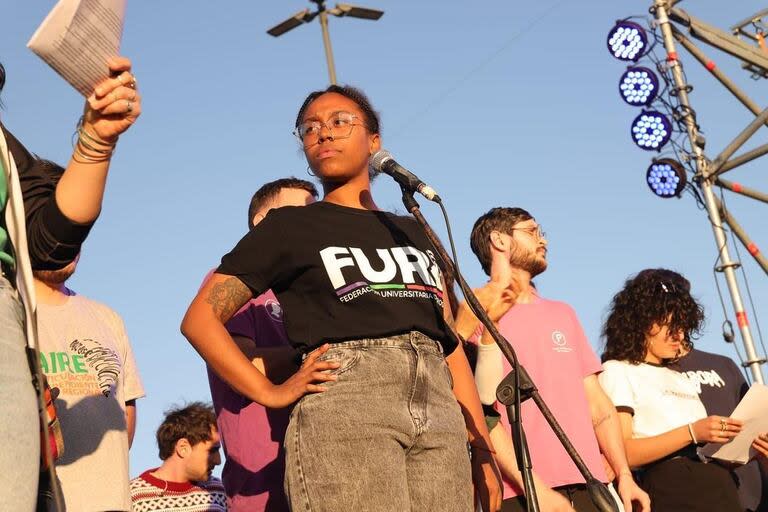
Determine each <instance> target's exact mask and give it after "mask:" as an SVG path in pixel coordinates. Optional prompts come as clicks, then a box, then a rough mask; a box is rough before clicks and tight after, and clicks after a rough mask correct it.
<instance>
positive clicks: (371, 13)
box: [267, 0, 384, 85]
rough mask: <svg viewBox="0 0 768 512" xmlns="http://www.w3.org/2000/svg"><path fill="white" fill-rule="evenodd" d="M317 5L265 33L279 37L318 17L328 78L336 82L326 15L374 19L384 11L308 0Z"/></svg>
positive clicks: (320, 0) (379, 16)
mask: <svg viewBox="0 0 768 512" xmlns="http://www.w3.org/2000/svg"><path fill="white" fill-rule="evenodd" d="M310 2H312V3H314V4H316V5H317V10H316V11H314V12H311V11H310V10H309V9H304V10H303V11H299V12H297V13H296V14H294V15H293V16H291V17H290V18H288V19H287V20H285V21H283V22H281V23H279V24H277V25H275V26H274V27H272V28H270V29H269V30H267V34H269V35H271V36H274V37H279V36H281V35H283V34H285V33H286V32H288V31H290V30H293V29H294V28H296V27H298V26H301V25H303V24H304V23H309V22H311V21H312V20H314V19H315V18H319V19H320V28H321V30H322V33H323V47H324V48H325V60H326V63H327V64H328V78H329V79H330V82H331V84H334V85H335V84H336V65H335V64H334V62H333V48H331V36H330V34H329V33H328V15H329V14H332V15H333V16H336V17H339V18H343V17H350V18H360V19H364V20H371V21H376V20H378V19H379V18H381V17H382V16H383V15H384V11H379V10H377V9H370V8H368V7H360V6H357V5H351V4H336V7H334V8H333V9H327V8H326V7H325V0H310Z"/></svg>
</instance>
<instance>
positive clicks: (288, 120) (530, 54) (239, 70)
mask: <svg viewBox="0 0 768 512" xmlns="http://www.w3.org/2000/svg"><path fill="white" fill-rule="evenodd" d="M53 5H54V2H53V1H51V0H48V1H43V2H18V1H12V2H9V1H8V0H4V2H3V12H4V13H6V18H7V19H9V20H13V23H6V27H5V28H4V29H3V30H2V31H0V48H1V49H2V53H0V61H2V62H3V64H4V65H5V67H6V70H7V74H8V80H7V84H6V87H5V90H4V92H3V103H4V105H5V107H4V109H3V110H2V111H0V116H2V119H3V122H4V123H5V124H6V125H7V126H8V127H9V128H10V129H11V130H13V131H14V133H15V134H16V135H17V136H18V137H19V138H20V139H21V140H22V141H23V142H24V143H25V144H26V145H27V146H28V147H29V148H30V149H31V150H32V151H34V152H36V153H38V154H40V155H41V156H45V157H47V158H50V159H53V160H56V161H59V162H61V163H65V162H66V160H67V159H68V157H69V155H70V153H71V134H72V133H73V131H74V128H75V123H76V121H77V118H78V117H79V112H80V110H81V105H82V99H81V98H80V97H78V94H77V93H76V92H75V91H74V89H72V88H71V87H70V86H69V85H67V84H66V83H65V82H64V81H63V80H61V79H60V78H59V77H58V76H57V75H56V74H55V73H54V72H53V71H52V70H51V69H50V68H48V67H47V66H46V65H45V64H44V63H43V62H42V61H40V60H39V59H38V58H37V57H36V56H35V55H33V54H32V53H31V52H30V51H29V50H27V49H26V47H25V45H26V42H27V41H28V39H29V37H30V36H31V34H32V33H33V32H34V30H35V28H36V27H37V26H38V25H39V23H40V22H41V21H42V20H43V18H44V17H45V15H46V14H47V12H48V11H49V10H50V8H51V7H52V6H53ZM364 5H366V6H370V7H375V8H380V9H382V10H384V11H385V12H386V14H385V15H384V17H382V18H381V19H380V20H379V21H377V22H369V21H365V20H358V19H337V18H332V19H331V20H330V30H331V39H332V41H333V49H334V55H335V58H336V67H337V74H338V79H339V81H340V82H342V83H350V84H353V85H357V86H359V87H361V88H363V89H364V90H365V91H366V92H367V93H368V94H369V96H370V97H371V99H372V101H373V103H374V105H375V106H376V108H377V109H378V110H379V111H380V112H381V115H382V121H383V132H382V140H383V143H384V147H386V148H387V149H389V150H390V151H391V152H392V153H393V154H394V155H395V158H396V159H397V160H398V161H400V162H401V163H402V164H404V165H406V166H407V167H409V168H410V169H411V170H412V171H414V172H416V173H418V174H419V175H420V176H421V177H422V178H423V179H424V180H425V181H427V182H428V183H430V184H431V185H433V186H434V187H435V188H436V189H437V190H438V192H439V193H440V194H441V196H442V197H443V199H444V201H445V203H446V205H447V207H448V211H449V213H450V216H451V221H452V226H453V232H454V235H455V237H456V241H457V244H458V251H459V259H460V263H461V265H462V268H463V270H464V272H465V275H466V277H467V280H468V281H469V282H470V283H471V284H473V285H479V284H481V283H482V282H483V280H484V278H485V276H484V274H483V273H482V271H481V269H480V266H479V265H478V264H477V262H476V260H475V258H474V255H473V254H472V253H471V251H470V250H469V243H468V236H469V231H470V229H471V226H472V224H473V222H474V221H475V219H476V218H477V217H478V216H479V215H480V214H482V213H483V212H485V211H486V210H488V209H489V208H491V207H493V206H501V205H508V206H513V205H514V206H522V207H525V208H526V209H528V210H530V211H531V212H532V213H533V214H534V215H535V216H536V218H537V219H538V220H539V222H540V223H541V224H542V225H543V227H544V229H545V230H546V232H547V234H548V238H549V249H550V252H549V259H550V267H549V269H548V270H547V272H546V273H545V274H543V275H542V276H540V277H539V278H538V279H537V284H538V286H539V288H540V290H541V291H542V293H543V294H544V295H545V296H548V297H551V298H556V299H560V300H564V301H566V302H568V303H570V304H571V305H573V306H574V308H575V309H576V311H577V312H578V314H579V316H580V318H581V321H582V323H583V325H584V329H585V331H586V333H587V335H588V337H589V338H590V339H591V341H592V343H593V345H594V346H595V348H596V349H598V346H599V345H598V344H599V332H600V324H601V320H602V318H603V314H604V312H605V308H606V306H607V304H608V302H609V301H610V298H611V297H612V295H613V294H614V293H615V292H616V291H617V290H618V289H619V288H620V287H621V285H622V283H623V281H624V279H625V278H626V277H627V276H629V275H630V274H633V273H635V272H637V271H639V270H641V269H643V268H647V267H656V266H665V267H668V268H672V269H676V270H678V271H681V272H683V273H684V274H685V275H686V276H687V277H688V278H689V279H690V280H691V281H692V283H693V289H694V292H695V294H696V295H697V296H698V297H699V298H700V299H701V301H702V302H703V304H704V305H705V307H706V311H707V313H708V324H707V333H706V335H705V336H704V338H703V339H702V340H701V342H700V343H699V347H701V348H703V349H705V350H710V351H714V352H719V353H723V354H726V355H728V356H731V357H735V352H734V347H733V346H729V345H727V344H726V343H724V342H723V341H722V337H721V335H720V324H721V323H722V321H723V319H724V316H723V312H722V308H721V306H720V303H719V300H718V297H717V290H716V287H715V281H714V278H713V273H712V267H713V265H714V263H715V259H716V257H717V251H716V249H717V248H716V245H715V242H714V239H713V236H712V230H711V228H710V226H709V224H708V221H707V217H706V215H705V213H704V212H702V211H699V209H698V208H697V206H696V204H695V202H694V201H693V199H692V198H691V197H690V196H687V195H686V196H684V198H683V199H682V200H674V199H672V200H661V199H657V198H655V197H654V196H653V195H652V194H651V193H650V192H649V191H648V189H647V187H646V185H645V183H644V179H645V169H646V167H647V166H648V164H649V163H650V159H651V157H652V156H653V155H652V154H651V153H648V152H644V151H641V150H640V149H638V148H637V147H635V146H634V144H633V143H632V142H631V140H630V136H629V133H630V129H629V126H630V122H631V120H632V119H633V118H634V117H635V115H637V113H638V112H637V111H636V109H634V108H632V107H630V106H628V105H626V104H624V103H623V102H622V101H621V100H620V98H619V96H618V92H617V91H618V89H617V84H618V79H619V77H620V75H621V74H622V72H623V70H624V68H625V65H624V64H622V63H621V62H619V61H617V60H614V59H613V58H611V56H610V55H609V54H608V52H607V49H606V47H605V37H606V34H607V32H608V30H609V29H610V28H611V26H612V25H613V22H614V21H615V20H616V19H619V18H623V17H626V16H629V15H635V14H636V15H643V14H645V13H647V10H648V7H649V6H650V2H638V1H632V2H628V1H626V2H609V1H607V0H588V1H586V2H567V1H563V0H559V1H558V0H543V1H541V2H502V1H497V0H488V1H485V2H482V3H480V2H478V3H468V2H464V3H459V2H437V1H434V0H429V1H426V0H425V1H420V2H409V1H404V0H376V3H373V1H372V2H371V3H367V2H366V3H365V4H364ZM305 7H309V4H308V3H304V2H301V1H299V0H290V1H281V2H277V1H271V2H252V1H243V0H232V1H229V2H218V3H211V2H207V1H201V0H184V1H181V0H164V1H162V2H128V7H127V18H126V25H125V31H124V40H123V50H122V51H123V54H124V55H126V56H128V57H130V58H132V59H133V61H134V64H135V70H136V75H137V77H138V80H139V86H140V90H141V93H142V95H143V98H144V114H143V115H142V117H141V118H140V120H139V122H138V124H137V125H136V126H135V127H134V128H133V129H132V130H131V131H130V132H129V133H127V134H126V135H125V136H124V137H122V139H121V141H120V144H119V147H118V150H117V153H116V155H115V158H114V160H113V166H112V170H111V172H110V177H109V184H108V189H107V193H106V199H105V204H104V209H103V212H102V215H101V218H100V219H99V221H98V223H97V224H96V227H95V228H94V229H93V231H92V233H91V236H90V238H89V239H88V241H87V243H86V245H85V247H84V253H83V258H82V260H81V263H80V268H79V270H78V273H77V274H76V276H75V277H74V278H73V279H72V281H71V282H70V284H71V286H72V287H73V288H74V289H76V290H77V291H79V292H80V293H82V294H83V295H86V296H89V297H91V298H94V299H97V300H99V301H102V302H105V303H106V304H108V305H110V306H111V307H113V308H114V309H115V310H116V311H118V312H119V313H120V314H121V315H122V316H123V318H124V319H125V322H126V325H127V328H128V331H129V335H130V337H131V339H132V343H133V348H134V351H135V353H136V357H137V359H138V364H139V367H140V371H141V373H142V377H143V380H144V385H145V387H146V389H147V397H146V398H145V399H142V400H140V401H139V405H138V408H139V425H138V430H137V435H136V440H135V442H134V447H133V449H132V451H131V474H132V475H135V474H138V473H139V472H140V471H142V470H144V469H146V468H148V467H154V466H155V465H157V456H156V453H157V452H156V447H155V444H154V431H155V429H156V428H157V425H158V424H159V422H160V420H161V417H162V411H163V410H165V409H166V408H168V407H169V406H171V405H173V404H176V403H181V402H184V401H187V400H198V399H203V400H207V399H209V397H210V395H209V391H208V385H207V379H206V376H205V370H204V366H203V364H202V362H201V360H200V358H199V357H198V356H197V354H196V353H195V352H194V351H193V350H192V348H191V347H190V346H189V345H188V344H187V342H186V341H185V340H184V339H183V337H182V336H181V334H180V333H179V329H178V326H179V323H180V321H181V317H182V315H183V313H184V311H185V310H186V307H187V305H188V303H189V301H190V300H191V298H192V297H193V295H194V293H195V292H196V290H197V288H198V286H199V284H200V281H201V279H202V277H203V276H204V275H205V273H206V272H207V271H208V270H209V269H210V268H212V267H214V266H215V265H216V264H217V263H218V261H219V258H220V257H221V256H222V255H223V254H224V253H226V252H227V251H228V250H229V249H230V248H231V247H232V246H233V245H234V244H235V243H236V241H237V240H239V238H240V237H241V236H242V235H243V234H244V232H245V229H246V217H247V215H246V211H247V205H248V201H249V199H250V196H251V194H252V193H253V192H254V191H255V190H256V189H257V188H258V187H259V186H260V185H261V184H263V183H264V182H266V181H270V180H273V179H277V178H279V177H284V176H287V175H296V176H299V177H306V163H305V162H304V159H303V157H302V155H301V152H300V151H299V147H298V145H297V143H296V141H295V140H294V139H293V136H292V135H291V130H292V127H293V120H294V118H295V115H296V111H297V109H298V107H299V106H300V104H301V102H302V100H303V98H304V97H305V95H306V94H307V93H308V92H309V91H310V90H314V89H319V88H322V87H325V86H326V85H327V83H328V75H327V72H326V65H325V58H324V53H323V47H322V40H321V35H320V27H319V24H318V23H317V22H313V23H312V24H310V25H306V26H302V27H299V28H297V29H295V30H294V31H292V32H290V33H288V34H286V35H284V36H282V37H280V38H278V39H274V38H272V37H271V36H268V35H267V34H266V33H265V31H266V29H268V28H269V27H271V26H273V25H275V24H277V23H278V22H280V21H282V20H283V19H285V18H287V17H288V16H290V15H292V14H293V13H295V12H296V11H299V10H301V9H303V8H305ZM680 7H682V8H683V9H687V10H688V11H689V12H690V13H691V14H694V15H696V16H698V17H700V18H701V19H703V20H706V21H708V22H710V23H712V24H714V25H716V26H718V27H720V28H724V29H727V28H728V27H730V25H731V24H733V23H735V22H737V21H739V20H741V19H743V18H746V17H747V16H749V15H751V14H753V13H755V12H757V11H758V10H759V9H761V8H762V7H763V5H762V3H761V2H758V1H756V0H749V1H746V0H745V1H742V2H739V3H738V5H736V4H733V5H728V6H726V5H725V4H722V3H716V2H696V1H692V0H687V1H685V2H683V3H682V4H680ZM703 48H704V49H705V51H706V52H707V53H708V54H710V55H711V56H712V57H713V58H715V60H716V61H717V62H718V65H719V66H720V67H721V68H722V69H724V70H725V71H726V72H728V73H729V74H730V76H732V77H733V78H734V79H735V80H736V81H737V82H738V84H739V85H740V86H741V87H742V88H743V89H744V90H746V91H747V92H748V93H749V94H750V95H751V96H752V98H753V99H754V100H755V101H756V102H757V103H758V104H765V103H766V101H765V98H766V95H765V92H764V86H765V84H764V83H763V82H755V81H752V80H751V79H750V78H749V77H748V76H747V74H746V73H745V72H743V71H741V70H740V69H739V66H738V64H737V63H736V62H735V61H734V60H733V59H731V58H730V57H727V56H726V55H724V54H722V53H720V52H718V51H717V50H714V49H709V48H707V47H703ZM681 55H682V58H683V62H684V64H685V65H686V71H687V75H688V79H689V81H690V82H691V83H692V84H693V85H694V91H693V92H692V94H691V102H692V104H693V106H694V108H695V109H696V111H697V112H698V119H699V123H700V124H701V126H702V129H703V130H704V133H705V135H706V137H707V153H708V155H709V156H710V157H714V156H715V155H716V154H717V153H719V151H720V150H721V149H722V148H723V147H724V145H725V144H727V143H728V142H729V141H730V140H731V138H732V137H734V136H735V135H736V133H738V132H739V131H740V130H741V129H742V128H743V127H744V126H745V125H746V124H747V123H748V122H749V121H750V118H751V117H752V116H751V114H750V113H749V112H748V111H747V110H746V109H744V108H743V107H742V106H741V105H740V104H739V103H737V102H736V100H734V99H733V98H732V97H731V96H730V95H729V94H728V93H727V92H726V91H725V90H724V89H723V88H722V87H721V86H719V84H717V83H716V82H715V81H714V79H713V78H712V77H710V76H709V75H708V73H707V72H706V71H704V70H703V68H701V67H700V66H699V65H698V63H696V62H695V61H694V60H693V59H692V58H691V57H690V56H688V55H687V54H686V53H685V52H684V51H681ZM764 142H765V135H764V132H758V134H757V136H756V137H755V138H754V139H753V140H752V141H751V142H749V143H748V144H747V146H745V149H747V148H750V147H754V146H756V145H758V144H762V143H764ZM764 166H765V160H757V161H755V162H753V163H751V164H749V165H748V166H744V167H743V168H739V169H737V170H735V171H732V172H731V173H729V175H727V176H726V177H727V178H729V179H732V180H735V181H740V182H742V183H744V184H745V185H749V186H752V187H754V188H757V189H760V190H763V191H766V190H768V174H766V173H765V172H764V170H763V169H764ZM398 192H399V190H398V188H397V186H396V185H395V184H394V183H393V182H391V181H390V180H389V179H388V178H387V177H380V178H379V179H378V180H377V182H376V183H375V186H374V194H375V197H376V200H377V202H378V204H379V206H380V207H382V208H385V209H390V210H395V211H402V210H403V208H402V204H401V202H400V197H399V193H398ZM726 201H727V204H728V206H729V207H730V208H731V210H732V211H733V213H734V214H735V216H736V217H737V218H738V219H739V221H740V222H741V223H742V225H743V226H744V227H745V228H746V229H747V230H748V232H750V234H751V235H752V236H753V238H754V239H755V240H756V242H757V243H758V244H760V243H763V244H767V243H768V229H767V228H766V224H765V220H764V219H765V212H766V206H765V205H763V204H760V203H757V202H754V201H751V200H745V199H743V198H741V197H738V196H735V195H734V194H727V195H726ZM423 207H424V208H423V211H424V213H425V215H426V216H427V218H428V219H429V220H430V221H431V222H432V223H433V225H434V226H435V227H437V228H439V229H438V230H439V231H440V232H441V233H444V230H443V229H442V217H441V216H440V214H439V211H438V210H437V209H436V208H435V207H433V206H432V205H428V204H424V205H423ZM741 254H742V256H743V257H744V258H743V262H744V268H745V270H746V273H747V277H748V278H749V284H750V287H751V291H752V296H753V298H754V301H755V304H756V306H757V313H758V316H759V317H760V314H761V311H762V318H763V319H764V323H765V324H766V325H765V329H768V320H765V319H766V316H765V311H766V309H765V308H768V280H766V276H765V274H763V272H762V271H761V270H760V269H759V267H758V266H757V265H756V264H755V263H754V262H753V261H752V260H751V259H750V257H749V256H748V255H747V253H746V251H745V250H743V249H742V250H741ZM723 293H724V298H725V300H726V305H727V308H728V312H729V316H730V317H731V318H732V317H733V315H732V313H731V307H730V302H729V299H728V296H727V291H726V289H725V287H724V286H723ZM745 298H746V294H745ZM750 317H752V318H754V317H753V315H752V313H751V311H750ZM753 326H754V324H753ZM753 334H754V335H755V337H756V338H758V333H757V332H756V330H754V332H753ZM737 343H738V344H739V346H740V343H741V340H740V338H738V337H737ZM759 353H761V354H762V353H763V351H762V349H760V350H759Z"/></svg>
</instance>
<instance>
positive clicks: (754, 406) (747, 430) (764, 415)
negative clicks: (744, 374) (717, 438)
mask: <svg viewBox="0 0 768 512" xmlns="http://www.w3.org/2000/svg"><path fill="white" fill-rule="evenodd" d="M731 417H732V418H735V419H739V420H742V421H743V422H744V426H743V428H742V430H741V432H740V433H739V435H737V436H736V437H735V438H733V440H732V441H731V442H730V443H727V444H714V443H709V444H707V445H706V446H704V448H702V449H701V454H702V455H705V456H707V457H711V458H713V459H718V460H723V461H728V462H737V463H739V464H746V463H747V462H749V459H750V458H752V457H753V456H754V455H756V450H755V449H754V448H753V447H752V441H753V440H754V439H755V438H756V437H757V436H758V435H759V434H761V433H763V432H768V386H763V385H761V384H753V385H752V387H751V388H749V391H747V394H746V395H744V398H742V399H741V402H739V405H737V406H736V409H734V411H733V414H731Z"/></svg>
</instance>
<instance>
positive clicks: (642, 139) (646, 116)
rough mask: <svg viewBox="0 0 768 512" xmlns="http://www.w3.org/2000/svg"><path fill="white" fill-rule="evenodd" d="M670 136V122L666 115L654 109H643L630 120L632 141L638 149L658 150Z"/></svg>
mask: <svg viewBox="0 0 768 512" xmlns="http://www.w3.org/2000/svg"><path fill="white" fill-rule="evenodd" d="M670 137H672V123H670V122H669V119H667V116H665V115H664V114H662V113H661V112H656V111H655V110H643V112H642V113H641V114H640V115H639V116H637V117H636V118H635V120H634V121H632V141H633V142H634V143H635V144H637V146H638V147H639V148H640V149H645V150H647V151H660V150H661V148H662V147H663V146H664V144H666V143H667V142H669V139H670Z"/></svg>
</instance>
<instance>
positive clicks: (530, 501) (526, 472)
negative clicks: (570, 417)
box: [400, 183, 619, 512]
mask: <svg viewBox="0 0 768 512" xmlns="http://www.w3.org/2000/svg"><path fill="white" fill-rule="evenodd" d="M400 189H401V190H402V192H403V198H402V199H403V205H405V208H406V210H408V211H409V212H410V213H411V215H413V216H414V218H415V219H416V221H417V222H418V224H419V225H420V226H421V228H422V229H423V230H424V233H425V234H426V235H427V238H428V239H429V241H430V242H431V244H432V246H433V248H434V249H435V251H436V252H437V254H438V255H439V260H438V261H441V262H442V264H443V271H444V272H446V273H447V274H448V275H450V276H453V277H454V278H455V280H456V282H457V283H459V287H460V288H461V291H462V293H463V294H464V297H465V299H466V301H467V304H468V305H469V308H470V310H471V311H472V312H473V313H474V314H475V315H476V316H477V318H478V319H479V320H480V322H482V324H483V325H484V326H485V328H486V329H488V332H489V333H490V334H491V336H492V337H493V339H494V340H495V341H496V344H497V345H498V346H499V348H500V349H501V352H502V354H504V357H505V358H506V359H507V360H508V361H509V363H510V365H511V366H512V372H511V373H510V374H508V375H507V376H506V377H505V378H504V379H502V381H501V383H500V384H499V386H498V388H497V389H496V398H497V399H498V400H499V402H501V403H503V404H504V405H505V406H506V408H507V415H508V416H509V420H510V425H511V427H512V442H513V445H514V447H515V458H516V460H517V466H518V468H519V469H520V471H521V473H522V475H523V487H524V492H525V503H526V510H527V511H528V512H539V511H540V508H539V501H538V497H537V495H536V487H535V486H534V484H533V466H532V464H531V457H530V452H529V451H528V442H527V439H526V437H525V430H524V428H523V423H522V417H521V414H520V407H521V403H522V402H523V401H524V400H526V399H528V398H532V399H533V401H534V403H535V404H536V406H537V407H538V408H539V411H541V414H542V416H544V419H546V420H547V423H548V424H549V426H550V428H551V429H552V431H553V432H554V433H555V435H556V436H557V438H558V440H559V441H560V443H561V444H562V445H563V448H564V449H565V451H566V452H567V453H568V456H569V457H570V458H571V460H573V462H574V464H575V465H576V467H577V469H578V470H579V472H580V473H581V474H582V476H583V477H584V480H585V481H586V486H587V491H588V493H589V496H590V498H591V499H592V502H593V503H594V504H595V506H596V507H597V508H598V509H599V510H601V511H602V512H619V508H618V505H617V504H616V502H615V501H614V500H613V497H612V496H611V494H610V492H609V491H608V488H607V487H606V486H605V484H603V483H602V482H600V481H599V480H597V479H596V478H595V477H594V475H593V474H592V472H591V471H590V470H589V468H588V467H587V465H586V464H585V463H584V460H583V459H582V458H581V456H580V455H579V454H578V452H576V449H575V448H574V447H573V444H572V443H571V441H570V440H569V439H568V437H567V436H566V434H565V432H564V431H563V429H562V427H561V426H560V424H559V423H558V422H557V420H556V419H555V417H554V415H553V414H552V411H550V409H549V407H548V406H547V404H546V403H545V402H544V400H543V399H542V398H541V395H539V391H538V389H536V386H535V385H534V383H533V381H532V380H531V378H530V376H529V375H528V372H526V370H525V368H523V366H522V365H521V364H520V362H519V361H518V359H517V355H516V354H515V351H514V349H513V348H512V346H511V345H510V343H509V342H508V341H507V340H506V338H504V336H502V335H501V333H499V331H498V329H496V326H495V325H494V324H493V322H492V321H491V319H490V318H489V317H488V315H487V313H486V312H485V310H484V309H483V307H482V306H481V305H480V302H479V301H478V300H477V297H476V296H475V294H474V293H473V292H472V289H471V288H470V287H469V285H468V284H467V282H466V281H465V280H464V277H463V276H462V275H461V271H460V269H459V266H458V258H457V255H456V246H455V244H454V242H453V235H452V233H451V224H450V221H449V219H448V213H447V212H446V210H445V207H444V205H443V202H442V200H440V198H439V197H438V198H437V200H434V202H436V203H437V204H439V205H440V209H441V211H442V213H443V217H444V219H445V225H446V229H447V230H448V239H449V242H450V245H451V251H452V253H453V260H451V258H450V257H449V256H448V253H447V252H446V250H445V248H444V247H443V244H442V243H441V242H440V239H439V238H438V237H437V235H436V234H435V232H434V231H433V230H432V227H431V226H430V225H429V223H427V220H426V219H425V218H424V215H422V213H421V210H420V209H419V203H417V202H416V200H415V199H414V197H413V191H411V190H409V189H408V188H407V187H405V186H404V185H403V184H402V183H400ZM454 262H455V263H454Z"/></svg>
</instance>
